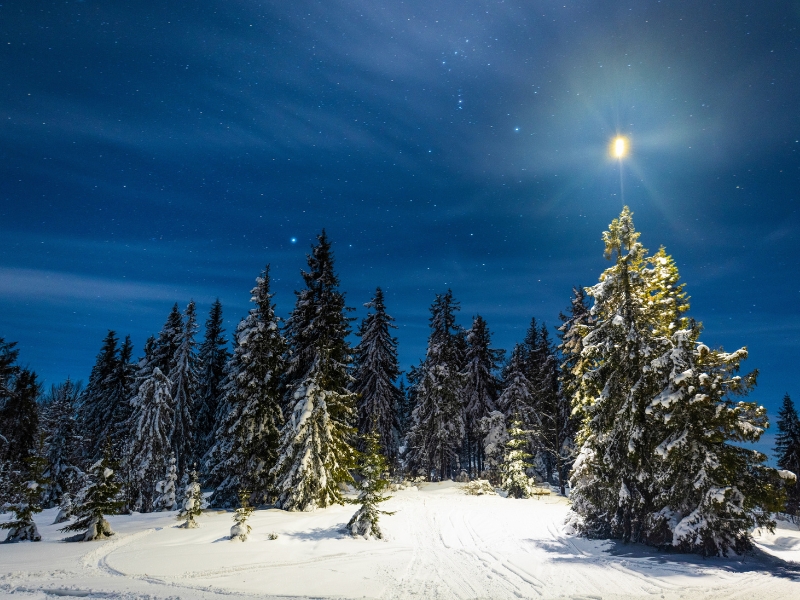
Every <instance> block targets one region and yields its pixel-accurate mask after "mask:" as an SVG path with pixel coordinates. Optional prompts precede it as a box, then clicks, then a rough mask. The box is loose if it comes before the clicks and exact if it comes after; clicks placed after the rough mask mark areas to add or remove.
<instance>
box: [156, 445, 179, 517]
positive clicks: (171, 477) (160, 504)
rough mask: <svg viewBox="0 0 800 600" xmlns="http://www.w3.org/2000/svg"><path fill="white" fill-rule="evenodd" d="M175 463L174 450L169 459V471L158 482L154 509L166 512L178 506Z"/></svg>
mask: <svg viewBox="0 0 800 600" xmlns="http://www.w3.org/2000/svg"><path fill="white" fill-rule="evenodd" d="M175 463H176V460H175V453H174V452H173V453H172V454H171V455H170V457H169V460H168V461H167V472H166V475H165V477H164V479H162V480H161V481H159V482H158V483H157V484H156V494H158V496H156V499H155V501H154V502H153V510H156V511H158V510H160V511H164V512H166V511H170V510H176V509H177V508H178V505H177V502H176V500H175V492H176V490H175V483H176V482H177V481H178V472H177V468H176V466H175Z"/></svg>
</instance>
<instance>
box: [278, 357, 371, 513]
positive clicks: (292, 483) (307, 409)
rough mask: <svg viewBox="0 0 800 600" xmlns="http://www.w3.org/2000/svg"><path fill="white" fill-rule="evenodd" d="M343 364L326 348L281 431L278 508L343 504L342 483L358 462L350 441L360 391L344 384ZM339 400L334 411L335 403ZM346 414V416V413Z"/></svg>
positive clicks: (352, 435) (353, 432) (293, 509)
mask: <svg viewBox="0 0 800 600" xmlns="http://www.w3.org/2000/svg"><path fill="white" fill-rule="evenodd" d="M340 368H341V367H340V364H339V363H337V362H335V361H333V360H331V359H329V358H328V354H327V352H325V351H324V350H323V351H322V352H321V354H320V357H319V359H318V360H317V362H316V363H314V365H313V366H312V369H311V373H309V376H308V378H307V379H306V381H305V384H304V385H302V386H301V387H299V388H298V389H297V391H296V392H295V406H294V410H293V411H292V414H291V415H290V416H289V418H288V419H287V421H286V424H285V425H284V427H283V431H282V433H281V445H280V449H279V454H278V462H277V463H276V465H275V467H274V468H273V470H272V472H271V474H272V475H273V477H274V478H275V481H276V487H277V492H278V500H277V502H276V503H275V505H276V506H277V507H278V508H282V509H284V510H292V511H295V510H296V511H309V510H314V509H317V508H325V507H327V506H330V505H331V504H344V502H345V501H344V498H343V496H342V493H341V489H340V484H343V483H349V482H352V481H353V479H352V476H351V475H350V469H352V468H354V467H355V466H356V450H355V449H354V448H353V447H352V446H351V445H350V442H349V440H351V439H352V438H353V437H354V435H355V428H354V427H352V426H350V425H349V424H348V423H350V422H352V420H353V417H354V416H355V415H354V414H352V413H354V412H355V410H353V409H352V408H351V409H350V410H351V411H352V413H349V414H348V413H343V412H342V410H341V407H352V406H353V405H354V404H355V394H353V393H352V392H347V391H337V389H338V390H341V389H342V388H340V387H339V386H337V385H334V383H333V381H334V380H335V379H338V378H339V376H340V374H339V373H338V370H339V369H340ZM335 406H338V407H340V409H339V415H340V416H338V417H335V416H334V413H333V411H332V410H331V408H332V407H335ZM342 417H344V418H342Z"/></svg>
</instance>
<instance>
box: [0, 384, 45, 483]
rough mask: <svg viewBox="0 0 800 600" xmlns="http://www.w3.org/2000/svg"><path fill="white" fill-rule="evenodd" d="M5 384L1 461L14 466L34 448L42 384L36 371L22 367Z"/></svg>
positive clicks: (0, 422)
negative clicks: (7, 388)
mask: <svg viewBox="0 0 800 600" xmlns="http://www.w3.org/2000/svg"><path fill="white" fill-rule="evenodd" d="M7 383H8V384H9V385H10V389H9V390H8V393H7V395H6V396H5V398H0V401H2V404H0V435H2V436H3V437H2V438H0V461H8V462H9V463H10V466H11V468H12V469H17V468H21V467H22V464H23V461H24V460H25V458H26V457H28V456H30V454H31V452H32V451H33V450H34V449H35V447H36V443H37V436H38V433H39V404H38V400H39V396H40V395H41V385H40V384H39V382H38V381H37V380H36V373H34V372H33V371H30V370H28V369H25V368H18V369H16V371H15V373H14V375H13V376H12V377H11V380H10V381H7Z"/></svg>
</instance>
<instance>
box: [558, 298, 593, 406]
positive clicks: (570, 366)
mask: <svg viewBox="0 0 800 600" xmlns="http://www.w3.org/2000/svg"><path fill="white" fill-rule="evenodd" d="M567 310H568V313H567V314H564V313H559V315H558V318H559V319H560V320H561V326H560V327H559V328H558V336H559V339H560V343H559V345H558V351H559V353H560V354H561V361H562V362H561V370H560V379H561V389H562V391H563V394H564V396H565V397H566V398H567V399H569V400H571V399H572V398H574V397H575V396H576V395H577V394H578V389H579V387H580V381H579V380H578V378H577V376H576V374H575V373H574V371H575V368H576V367H577V366H578V363H579V361H580V356H581V351H582V350H583V336H585V335H586V334H587V333H588V331H589V328H590V327H591V326H592V324H593V323H594V319H593V317H592V314H591V311H590V310H589V307H588V306H586V292H585V291H584V290H583V288H581V287H573V288H572V300H571V302H570V307H569V308H568V309H567Z"/></svg>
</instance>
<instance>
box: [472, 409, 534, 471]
mask: <svg viewBox="0 0 800 600" xmlns="http://www.w3.org/2000/svg"><path fill="white" fill-rule="evenodd" d="M480 433H481V436H482V438H483V439H482V443H483V455H484V458H485V461H484V470H483V471H482V472H481V473H480V476H481V477H482V478H484V479H489V480H490V481H493V482H498V481H499V469H500V463H501V462H503V451H504V450H505V444H506V442H507V441H508V431H507V430H506V416H505V415H504V414H503V413H502V412H500V411H499V410H494V411H492V412H490V413H489V414H488V415H487V416H485V417H483V419H481V428H480ZM526 443H527V442H526Z"/></svg>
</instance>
